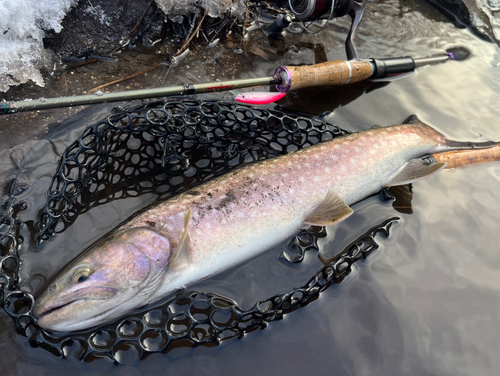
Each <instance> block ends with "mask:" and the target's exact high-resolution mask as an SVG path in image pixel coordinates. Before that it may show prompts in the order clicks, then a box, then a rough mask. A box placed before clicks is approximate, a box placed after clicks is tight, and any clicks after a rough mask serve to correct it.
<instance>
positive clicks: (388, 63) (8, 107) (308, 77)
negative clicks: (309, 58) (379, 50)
mask: <svg viewBox="0 0 500 376" xmlns="http://www.w3.org/2000/svg"><path fill="white" fill-rule="evenodd" d="M463 55H466V56H465V57H464V56H463ZM467 57H468V54H466V53H465V52H463V50H462V49H455V50H453V51H450V50H448V51H447V52H446V53H444V54H440V55H436V56H432V57H424V58H412V57H410V56H406V57H399V58H388V59H367V60H358V61H356V60H350V61H348V60H334V61H329V62H325V63H320V64H315V65H304V66H279V67H278V68H276V70H275V72H274V74H273V75H272V76H267V77H257V78H247V79H240V80H229V81H218V82H208V83H201V84H192V83H187V84H181V85H176V86H168V87H160V88H154V89H141V90H128V91H118V92H114V93H103V92H102V91H98V92H96V93H93V94H86V95H76V96H71V97H59V98H40V99H36V100H24V101H15V102H2V103H0V115H5V114H13V113H17V112H26V111H37V110H44V109H49V108H60V107H72V106H83V105H91V104H98V103H108V102H121V101H130V100H136V99H146V98H159V97H168V96H182V95H194V94H202V93H210V92H221V91H229V90H236V89H242V88H248V87H255V86H271V85H275V86H276V89H277V90H278V91H279V92H281V93H285V94H286V93H287V92H289V91H291V90H297V89H302V88H306V87H312V86H338V85H347V84H352V83H355V82H359V81H362V80H366V79H375V78H383V77H388V76H393V75H397V74H402V73H407V72H412V71H414V70H415V68H417V67H420V66H423V65H428V64H435V63H441V62H444V61H447V60H450V59H454V60H463V59H465V58H467ZM270 94H275V93H270ZM277 99H279V98H275V96H274V98H273V97H270V99H269V100H268V101H266V100H263V101H261V102H260V103H261V104H263V103H271V102H274V101H275V100H277ZM239 101H241V102H244V103H256V102H245V99H241V100H239Z"/></svg>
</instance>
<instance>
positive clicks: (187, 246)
mask: <svg viewBox="0 0 500 376" xmlns="http://www.w3.org/2000/svg"><path fill="white" fill-rule="evenodd" d="M190 220H191V209H189V210H188V211H187V212H186V214H184V231H183V232H182V235H181V239H180V241H179V246H178V247H177V249H176V250H175V253H174V255H173V256H172V258H171V259H170V263H169V265H168V267H169V269H181V268H183V267H185V266H187V265H189V262H190V261H191V237H190V236H189V231H188V229H189V221H190Z"/></svg>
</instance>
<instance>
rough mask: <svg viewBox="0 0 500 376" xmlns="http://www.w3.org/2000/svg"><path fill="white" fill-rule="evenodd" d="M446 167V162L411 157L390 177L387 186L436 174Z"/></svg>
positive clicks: (411, 181) (408, 182) (406, 182)
mask: <svg viewBox="0 0 500 376" xmlns="http://www.w3.org/2000/svg"><path fill="white" fill-rule="evenodd" d="M445 167H446V163H445V162H439V163H432V164H429V163H427V162H426V161H424V160H422V159H420V158H416V159H411V160H409V161H408V162H407V163H405V165H404V166H403V167H401V168H400V169H399V171H397V172H396V173H395V174H394V176H392V178H391V179H389V182H388V183H387V184H386V185H385V186H386V187H391V186H396V185H405V184H410V183H413V182H415V181H418V180H421V179H424V178H426V177H429V176H431V175H434V174H436V173H438V172H439V171H441V170H442V169H443V168H445Z"/></svg>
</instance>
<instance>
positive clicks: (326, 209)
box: [304, 191, 353, 226]
mask: <svg viewBox="0 0 500 376" xmlns="http://www.w3.org/2000/svg"><path fill="white" fill-rule="evenodd" d="M352 213H353V210H352V209H351V208H350V207H349V205H347V204H346V203H345V202H344V200H343V199H342V197H340V196H339V195H338V194H337V193H335V192H333V191H330V192H328V193H327V194H326V197H325V199H324V200H323V201H322V202H321V203H320V204H319V205H318V206H316V208H314V210H313V211H312V212H311V214H309V215H308V216H307V218H306V219H305V220H304V224H305V225H313V226H329V225H333V224H335V223H337V222H340V221H343V220H344V219H346V218H347V217H349V216H350V215H351V214H352Z"/></svg>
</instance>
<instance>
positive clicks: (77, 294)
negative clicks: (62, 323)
mask: <svg viewBox="0 0 500 376" xmlns="http://www.w3.org/2000/svg"><path fill="white" fill-rule="evenodd" d="M88 290H89V289H82V290H78V291H74V292H72V293H70V294H68V295H66V296H65V297H61V298H59V299H57V300H58V301H56V302H54V301H52V302H50V301H49V302H46V303H48V304H44V303H43V300H44V299H43V297H42V298H41V300H39V303H40V304H35V307H34V310H33V315H34V316H35V317H36V318H38V319H40V318H42V317H47V316H48V315H51V314H53V313H56V312H59V311H62V310H64V309H66V308H68V307H69V306H71V305H74V304H78V303H83V302H85V301H89V300H104V299H106V298H109V297H112V296H114V295H115V294H116V289H114V288H110V287H98V288H93V289H92V291H93V292H94V294H95V293H96V292H97V294H95V296H88V295H87V294H88ZM82 295H83V296H82ZM37 303H38V302H37Z"/></svg>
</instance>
